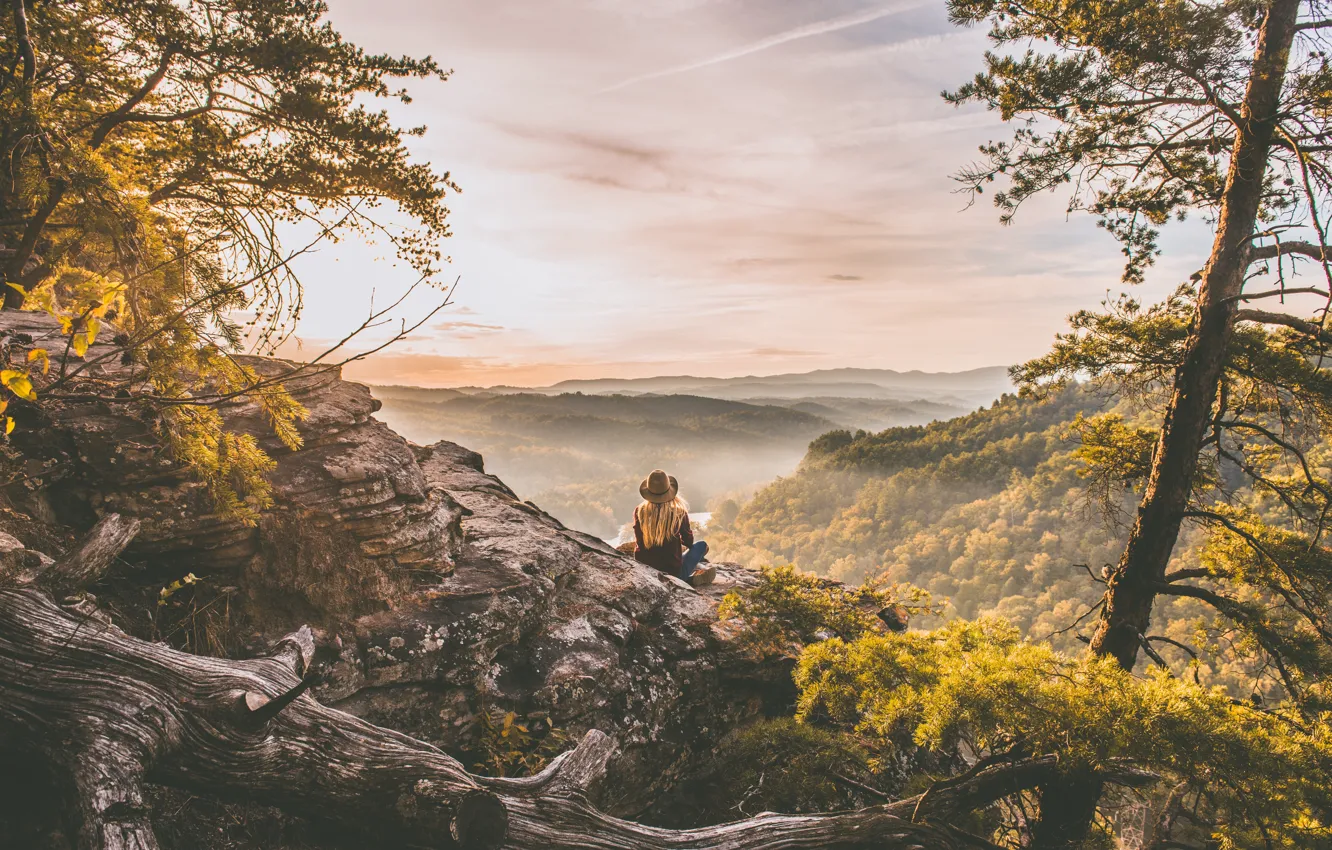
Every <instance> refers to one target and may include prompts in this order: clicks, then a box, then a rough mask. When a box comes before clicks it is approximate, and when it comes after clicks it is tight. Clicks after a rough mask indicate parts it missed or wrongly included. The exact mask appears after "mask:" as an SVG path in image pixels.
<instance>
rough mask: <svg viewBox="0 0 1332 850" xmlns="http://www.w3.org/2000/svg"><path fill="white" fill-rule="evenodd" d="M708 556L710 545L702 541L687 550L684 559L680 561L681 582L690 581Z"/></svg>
mask: <svg viewBox="0 0 1332 850" xmlns="http://www.w3.org/2000/svg"><path fill="white" fill-rule="evenodd" d="M706 554H708V544H707V543H706V542H704V541H702V540H700V541H698V542H697V543H695V544H694V545H693V546H690V547H689V548H688V549H686V550H685V553H684V557H683V558H682V559H681V561H680V580H681V581H689V577H690V576H692V575H693V574H694V570H696V569H698V564H699V562H700V561H702V560H703V556H704V555H706Z"/></svg>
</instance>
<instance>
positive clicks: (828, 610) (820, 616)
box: [718, 565, 933, 654]
mask: <svg viewBox="0 0 1332 850" xmlns="http://www.w3.org/2000/svg"><path fill="white" fill-rule="evenodd" d="M889 605H901V606H903V607H904V608H905V609H906V610H907V611H908V613H912V612H921V611H928V610H933V609H932V605H931V602H930V599H929V594H927V593H925V592H924V591H922V590H920V589H919V588H914V587H909V586H901V585H892V586H886V587H884V586H879V587H876V586H872V585H863V586H861V587H858V588H848V587H844V586H842V585H840V584H836V583H834V582H830V581H828V580H827V579H822V578H819V577H818V576H814V575H810V574H808V573H802V572H800V571H799V570H797V569H796V568H795V567H792V566H789V565H787V566H777V567H762V568H760V578H759V582H758V584H757V585H756V586H754V587H753V588H751V589H749V590H747V591H745V592H744V593H736V592H734V591H732V592H731V593H728V594H726V596H725V598H723V599H722V603H721V607H720V609H719V610H718V615H719V616H720V617H721V618H722V619H724V620H729V619H737V620H739V621H741V622H742V623H743V624H744V626H745V630H744V632H743V633H742V635H741V641H742V642H743V643H745V644H747V645H748V646H750V647H751V648H753V649H755V650H757V651H759V652H763V653H770V654H781V653H786V652H791V651H794V650H798V648H799V647H800V646H801V645H803V644H805V643H809V642H811V641H815V640H820V639H822V638H823V637H826V636H828V635H837V636H840V637H844V638H848V639H850V638H856V637H859V636H861V635H863V634H866V633H869V632H873V631H875V630H877V629H879V628H880V627H881V624H880V621H879V618H878V617H877V616H876V615H877V612H878V611H879V610H881V609H883V608H885V607H887V606H889Z"/></svg>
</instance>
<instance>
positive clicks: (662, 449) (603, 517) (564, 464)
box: [373, 368, 1011, 539]
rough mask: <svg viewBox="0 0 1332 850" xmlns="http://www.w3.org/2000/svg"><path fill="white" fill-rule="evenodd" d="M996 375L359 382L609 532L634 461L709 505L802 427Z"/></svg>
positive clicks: (870, 412) (949, 408) (974, 395)
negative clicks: (667, 475)
mask: <svg viewBox="0 0 1332 850" xmlns="http://www.w3.org/2000/svg"><path fill="white" fill-rule="evenodd" d="M1010 388H1011V384H1010V383H1009V381H1008V376H1007V373H1006V372H1005V370H1004V369H1002V368H992V369H980V370H975V371H972V372H966V373H955V374H947V373H934V374H931V373H919V372H918V373H897V372H891V371H888V370H872V369H842V370H831V371H829V372H815V373H808V374H793V375H776V376H770V377H762V378H758V377H749V378H736V379H730V380H719V379H711V380H708V379H698V378H688V377H684V378H646V379H636V380H623V381H614V380H604V381H569V382H565V383H564V384H560V385H558V386H554V387H549V388H542V389H537V390H533V389H520V388H514V387H499V388H489V389H479V388H466V389H463V390H443V389H436V390H431V389H422V388H416V387H395V386H388V387H385V386H377V387H374V388H373V392H374V394H375V397H376V398H378V399H379V400H380V401H382V402H383V404H384V406H383V408H382V409H381V410H380V412H379V417H380V418H381V419H383V420H384V421H385V422H387V423H388V424H389V425H391V426H392V427H393V428H394V430H396V431H398V432H399V433H400V434H402V435H403V436H405V437H407V438H408V439H410V440H413V441H415V442H419V443H423V444H425V443H431V442H434V441H436V440H441V439H447V440H451V441H454V442H458V443H461V444H463V445H465V446H468V447H470V448H473V449H475V450H477V451H479V452H481V454H482V455H483V456H484V457H485V459H486V466H487V469H488V470H490V471H493V472H494V473H496V474H497V475H499V476H500V477H501V478H503V479H504V480H505V481H506V482H507V483H508V484H509V486H511V487H513V488H514V489H515V490H516V491H517V492H518V494H519V495H520V496H522V497H523V498H524V499H529V500H531V501H533V502H535V503H536V504H538V505H540V506H541V507H542V509H544V510H546V511H549V512H550V513H551V514H553V515H554V516H556V517H557V518H559V519H560V520H561V521H562V522H564V523H565V524H567V525H569V526H571V527H574V528H578V529H580V530H582V531H586V532H588V533H590V534H595V535H596V536H598V537H602V538H605V539H613V538H615V537H617V536H618V535H619V534H620V533H621V529H622V527H623V526H624V525H625V523H627V522H629V520H630V515H631V513H632V511H633V508H634V506H635V505H637V504H638V502H639V501H640V499H639V496H638V490H637V484H638V481H639V480H640V479H641V478H642V477H643V474H644V473H645V472H646V471H647V470H650V469H653V468H657V467H665V468H668V469H670V470H672V472H673V473H674V474H675V475H676V476H677V477H678V478H679V479H680V480H681V481H682V482H684V489H683V490H682V493H681V495H682V496H683V497H684V498H685V499H686V500H687V501H688V502H689V503H690V507H691V509H692V510H694V511H695V512H703V511H712V512H716V511H717V510H719V509H720V508H721V506H722V505H723V504H724V503H725V502H726V501H728V500H730V501H732V502H735V503H737V504H738V503H739V502H742V501H745V500H746V499H748V498H749V496H750V495H752V494H753V493H754V492H755V491H756V490H757V489H759V488H760V487H762V486H764V485H766V484H768V483H769V482H771V481H772V480H773V479H774V478H777V477H778V476H782V475H786V474H789V473H790V472H792V471H794V470H795V468H796V466H797V465H798V463H799V462H800V459H801V458H802V457H804V455H805V450H806V448H807V446H808V445H809V443H810V441H811V440H813V439H815V438H816V437H818V436H819V435H820V434H823V433H825V432H827V431H831V430H835V429H838V428H849V429H852V430H858V429H864V430H881V429H883V428H886V427H889V426H892V425H914V424H923V423H926V422H930V421H932V420H935V419H944V418H950V417H952V416H956V415H958V414H960V413H963V412H965V411H967V410H970V409H972V408H974V407H975V406H977V405H979V404H984V403H988V402H989V401H991V400H993V399H995V398H997V397H998V396H999V395H1000V394H1001V393H1003V392H1006V391H1007V390H1009V389H1010ZM842 393H855V395H843V394H842Z"/></svg>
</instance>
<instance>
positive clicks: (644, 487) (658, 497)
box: [638, 469, 680, 505]
mask: <svg viewBox="0 0 1332 850" xmlns="http://www.w3.org/2000/svg"><path fill="white" fill-rule="evenodd" d="M679 491H680V482H678V481H676V480H675V476H674V475H667V474H666V470H664V469H654V470H652V472H650V473H648V477H647V478H644V479H643V483H642V484H639V485H638V492H639V495H641V496H642V497H643V498H644V499H646V500H647V501H649V502H651V503H653V504H654V505H660V504H664V503H666V502H669V501H672V500H673V499H675V494H676V493H678V492H679Z"/></svg>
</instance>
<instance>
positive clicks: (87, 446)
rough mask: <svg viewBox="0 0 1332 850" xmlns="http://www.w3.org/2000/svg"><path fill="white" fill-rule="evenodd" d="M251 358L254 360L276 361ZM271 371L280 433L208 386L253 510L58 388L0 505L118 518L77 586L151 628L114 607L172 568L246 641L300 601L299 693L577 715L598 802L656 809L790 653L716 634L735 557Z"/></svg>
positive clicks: (448, 713) (267, 640) (128, 418)
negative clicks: (611, 754)
mask: <svg viewBox="0 0 1332 850" xmlns="http://www.w3.org/2000/svg"><path fill="white" fill-rule="evenodd" d="M0 322H3V324H2V325H0V330H2V331H5V332H6V333H9V334H11V335H12V334H16V333H17V334H25V335H27V336H28V337H32V338H35V339H38V340H40V339H41V338H42V336H43V335H49V334H50V333H51V332H52V331H53V329H54V325H53V323H52V322H51V321H50V320H48V319H47V318H46V317H44V316H41V315H38V314H30V313H26V314H14V313H5V314H0ZM11 339H12V336H11ZM87 356H88V358H89V359H90V360H96V359H97V358H99V357H105V362H103V363H99V365H98V367H97V368H96V369H92V370H89V371H90V373H92V374H97V373H102V374H105V375H114V374H115V373H116V372H117V370H123V369H125V368H127V367H125V366H122V365H121V364H120V359H119V357H118V356H115V350H114V347H113V346H111V345H109V344H108V343H106V342H99V344H98V345H96V346H94V347H93V349H92V350H90V351H89V353H88V355H87ZM252 363H253V365H255V367H256V368H258V369H260V370H262V371H263V372H264V373H265V374H270V375H278V374H285V373H286V370H290V369H294V368H295V365H294V364H288V363H283V362H281V361H272V360H254V361H252ZM287 386H288V389H289V390H290V391H291V393H292V394H293V395H294V396H295V397H296V398H297V399H298V400H299V401H300V402H301V403H302V404H304V405H305V407H306V408H307V409H308V410H309V416H308V417H307V418H306V419H305V420H304V421H303V422H302V423H301V425H300V430H301V434H302V436H303V438H304V441H305V443H304V446H303V448H301V449H300V450H298V451H290V450H287V449H286V448H284V447H283V446H282V445H281V444H280V443H278V442H277V441H276V440H274V439H272V438H271V436H269V433H268V431H267V428H266V424H265V422H264V421H263V418H262V416H261V415H260V412H259V411H258V409H257V408H256V407H255V406H254V405H252V404H247V403H243V402H240V403H230V404H227V405H226V406H225V407H224V410H223V413H224V418H225V420H226V422H227V424H228V426H229V427H231V428H234V429H238V430H241V431H245V432H248V433H252V434H254V435H255V436H256V437H257V438H259V439H260V440H261V442H262V444H263V445H264V446H265V448H266V449H267V450H268V451H269V452H270V454H271V455H272V456H273V457H274V459H275V460H276V462H277V469H276V470H275V472H274V473H273V475H272V481H273V486H274V499H275V505H274V506H273V508H271V509H269V510H266V511H264V512H263V514H262V517H261V519H260V521H259V522H258V524H257V525H256V526H253V527H247V526H245V525H243V524H240V523H238V522H234V521H229V520H225V519H222V518H220V517H218V516H216V515H215V514H213V513H211V512H210V510H209V507H208V504H207V501H206V499H205V498H204V493H203V488H202V486H201V485H199V484H198V483H197V482H195V481H193V480H192V479H191V478H190V477H189V475H188V474H187V473H186V472H185V471H184V470H182V469H181V468H180V466H179V465H177V464H176V463H174V462H173V461H172V460H171V458H170V456H169V455H168V454H167V453H166V451H165V450H164V448H163V446H162V444H161V440H160V439H159V438H158V436H157V433H156V432H155V430H154V428H155V422H154V419H153V415H152V413H151V411H149V410H147V409H146V408H141V407H137V406H135V405H133V404H128V403H123V402H120V401H107V400H100V399H96V398H93V399H92V400H80V399H78V398H74V399H71V400H68V401H64V402H61V403H60V405H58V406H57V407H50V406H48V407H47V408H46V409H47V410H48V411H52V412H50V413H48V414H39V413H38V412H37V411H35V410H27V411H20V412H19V413H18V416H19V420H20V421H19V430H17V431H16V432H15V434H14V437H15V442H16V445H18V446H19V447H21V449H22V450H23V453H24V456H25V457H27V458H28V459H29V460H28V461H27V467H26V470H25V472H26V474H25V475H24V476H22V477H21V478H19V479H17V480H15V481H11V482H10V483H9V484H8V485H7V486H6V488H5V492H6V494H7V496H8V498H9V502H10V504H11V506H12V508H13V509H14V511H13V512H11V513H10V514H8V515H6V516H0V528H3V529H4V530H5V531H7V532H9V533H11V534H13V535H15V536H16V537H18V538H20V539H23V540H24V542H26V543H28V544H29V545H33V546H36V547H37V548H42V547H46V548H49V547H50V545H51V541H52V540H58V539H59V536H60V533H61V532H62V531H69V532H79V531H83V530H86V529H87V528H88V527H90V526H91V525H92V524H93V523H95V522H96V520H97V519H98V518H99V517H100V516H102V515H105V514H106V513H111V512H115V513H119V514H122V515H124V516H126V517H132V518H137V519H140V520H141V521H142V530H141V531H140V533H139V536H138V538H137V539H136V541H135V543H134V545H133V547H132V548H131V549H130V550H129V551H128V552H127V553H126V556H125V560H126V562H127V563H126V564H125V565H124V568H123V569H122V570H120V571H119V573H118V575H117V577H116V578H115V579H114V580H109V581H108V582H106V583H105V584H104V585H103V586H99V587H97V588H94V591H95V592H96V594H97V596H98V597H99V598H100V599H101V601H102V603H103V605H104V606H105V607H107V608H109V609H111V610H112V611H120V612H122V613H123V614H124V619H125V627H126V628H127V629H129V630H131V631H138V632H140V633H143V632H145V631H150V629H151V628H152V626H153V624H151V623H147V622H145V621H144V619H143V618H142V617H136V616H135V615H134V614H133V613H132V612H133V611H136V610H137V611H142V610H144V608H145V606H146V607H147V609H148V610H151V607H152V604H153V600H154V599H155V598H156V597H157V596H158V595H159V593H160V590H161V588H163V587H165V586H167V585H169V584H170V583H171V582H174V581H177V580H180V579H182V578H183V577H185V576H187V575H190V574H192V575H194V576H196V577H198V578H199V579H202V580H205V581H207V582H208V583H209V585H210V586H211V587H213V588H217V589H218V593H219V595H218V597H217V598H216V599H214V600H213V602H212V603H209V604H214V605H215V606H216V605H218V604H220V605H224V606H225V609H226V621H225V628H226V630H227V633H226V634H222V635H219V636H216V637H217V646H216V647H215V649H216V651H218V652H226V653H228V654H240V655H243V654H247V653H254V654H257V653H260V652H262V651H265V650H267V649H268V648H269V646H270V645H271V643H272V642H273V641H275V640H277V639H278V638H279V637H280V636H281V635H284V634H286V633H288V632H290V631H292V630H293V629H294V628H297V627H299V626H300V625H302V624H310V625H312V626H314V627H316V630H317V631H318V632H319V638H320V641H319V642H320V646H321V652H320V662H319V665H318V671H319V674H320V681H321V684H320V685H319V686H318V687H317V688H316V691H315V692H316V696H317V698H318V699H319V700H320V701H321V702H324V703H326V704H330V705H333V706H336V707H338V708H341V709H343V710H345V711H348V712H351V713H354V714H357V715H360V716H362V717H364V718H366V719H368V720H370V721H372V722H374V723H376V724H379V725H384V726H388V727H392V728H395V729H399V730H401V731H404V732H408V733H410V734H411V735H413V736H416V737H419V738H422V739H424V740H427V741H431V742H434V743H438V744H440V745H441V746H442V747H444V748H445V749H446V750H447V751H450V752H455V753H468V752H474V751H475V750H476V749H477V747H478V740H477V736H478V735H479V734H480V732H479V729H480V728H481V724H479V723H478V716H479V714H480V713H481V712H483V711H488V712H491V713H494V712H513V713H514V714H515V716H517V717H519V718H521V719H522V720H524V721H526V722H527V723H528V724H530V725H531V726H532V728H533V729H534V730H540V731H544V730H547V729H548V730H551V732H550V734H555V735H557V736H565V737H567V738H568V739H569V740H570V741H573V740H577V739H578V737H579V736H581V734H582V733H583V732H585V731H586V730H589V729H600V730H602V731H604V732H606V733H608V734H610V735H612V736H614V737H615V738H616V740H617V741H618V743H619V745H620V753H621V754H620V755H619V756H618V757H617V758H616V759H615V761H614V762H613V763H612V764H611V765H610V773H609V776H608V778H607V781H605V782H604V783H603V784H602V785H601V790H600V794H599V797H600V799H599V800H598V802H599V804H600V805H601V806H602V807H603V808H605V809H606V810H607V811H610V812H613V813H617V814H621V815H637V816H642V815H644V814H647V815H648V816H650V817H656V818H664V819H667V820H669V819H670V814H669V808H670V805H671V802H670V801H671V796H670V793H669V792H670V789H672V788H673V787H675V786H676V784H677V783H678V780H679V779H680V778H681V777H682V776H685V775H687V774H688V773H689V772H690V771H691V770H693V769H694V768H695V767H696V766H697V764H698V762H699V760H700V759H702V758H703V757H705V756H706V755H708V754H709V753H710V751H711V749H712V747H713V745H714V744H715V743H716V741H717V740H719V738H720V737H721V736H722V735H723V734H725V733H726V732H727V731H730V730H733V729H735V728H737V727H739V726H741V725H743V724H745V723H746V722H748V721H750V720H752V719H753V718H756V717H758V716H761V715H762V714H763V713H765V712H770V711H774V710H777V709H780V708H782V707H784V706H786V705H787V704H788V703H789V701H790V699H791V697H792V695H793V694H792V690H791V685H790V678H789V669H786V668H783V667H781V665H772V664H766V665H759V664H756V663H755V662H754V661H753V660H752V659H750V658H748V657H747V656H745V655H743V654H742V653H740V652H738V651H736V650H735V649H734V647H733V645H732V641H731V637H732V636H731V635H730V634H728V632H727V630H726V628H725V626H724V625H723V624H719V623H718V621H717V616H716V606H717V602H718V600H719V599H720V598H721V597H722V595H724V594H725V593H726V592H727V591H728V590H730V589H732V588H734V587H736V586H738V585H743V584H746V583H749V582H752V581H753V577H752V575H750V574H749V573H747V572H746V571H744V570H742V569H739V568H736V567H729V566H726V565H722V566H721V568H720V569H719V574H718V580H717V583H716V584H714V585H712V586H711V587H709V588H706V589H705V590H704V592H699V591H697V590H695V589H693V588H690V587H688V586H686V585H685V584H683V583H682V582H679V581H677V580H675V579H673V578H669V577H665V576H662V575H660V574H658V573H656V572H655V571H654V570H651V569H649V568H646V567H643V566H642V565H640V564H637V563H635V562H634V561H633V560H632V559H630V558H627V557H626V556H624V555H622V554H620V553H618V552H616V551H615V550H614V549H612V548H611V547H609V546H607V545H606V544H605V543H603V542H602V541H600V540H598V539H597V538H595V537H592V536H590V535H586V534H583V533H580V532H578V531H575V530H573V529H569V528H566V527H564V526H563V525H562V524H561V523H559V522H558V521H557V520H555V519H554V518H553V517H551V516H549V515H548V514H546V513H544V512H543V511H541V510H540V509H539V508H538V507H536V506H534V505H532V504H531V503H530V502H524V501H523V500H522V499H520V498H519V497H518V496H517V495H516V494H514V493H513V492H512V491H511V490H510V489H509V488H508V487H507V486H505V485H504V483H503V482H501V481H500V480H499V479H497V478H495V477H494V476H491V475H488V474H486V473H485V471H484V466H483V463H482V459H481V457H480V456H479V455H477V454H476V453H474V452H471V451H469V450H467V449H465V448H463V447H461V446H457V445H455V444H452V443H448V442H440V443H436V444H435V445H432V446H424V447H423V446H416V445H412V444H410V443H408V442H407V441H406V440H404V439H403V438H402V437H400V436H398V435H397V434H395V433H394V432H392V431H391V430H390V429H389V428H388V427H387V426H385V425H384V424H383V423H381V422H379V421H377V420H375V419H374V416H373V414H374V412H375V411H376V410H377V409H378V406H379V405H378V402H377V401H376V400H375V399H374V398H373V397H372V396H371V394H370V392H369V390H368V389H367V388H366V387H364V386H362V385H359V384H355V383H351V382H347V381H343V380H342V379H341V377H340V375H339V374H338V372H337V370H323V371H321V370H312V371H306V372H303V373H297V374H296V375H294V376H293V377H292V378H291V379H290V380H288V381H287ZM24 515H26V516H27V517H34V518H37V519H38V520H40V522H35V523H34V522H28V521H27V520H26V519H24ZM7 518H8V519H10V520H12V521H11V522H8V523H6V522H5V520H6V519H7ZM212 610H213V611H214V613H215V612H216V610H219V609H218V608H217V607H214V609H212ZM210 616H211V615H210ZM141 636H152V637H154V638H156V637H158V636H157V635H151V634H141ZM228 641H230V642H228ZM204 648H206V647H204ZM195 650H196V651H200V648H199V647H196V648H195Z"/></svg>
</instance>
